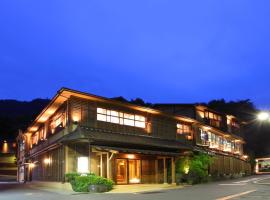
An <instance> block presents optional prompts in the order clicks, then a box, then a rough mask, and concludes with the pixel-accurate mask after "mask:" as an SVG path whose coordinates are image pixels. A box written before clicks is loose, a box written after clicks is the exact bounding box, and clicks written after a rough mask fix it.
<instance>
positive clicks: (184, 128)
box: [176, 124, 191, 134]
mask: <svg viewBox="0 0 270 200" xmlns="http://www.w3.org/2000/svg"><path fill="white" fill-rule="evenodd" d="M176 127H177V133H178V134H188V133H191V126H190V125H188V124H177V125H176Z"/></svg>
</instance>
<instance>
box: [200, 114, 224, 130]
mask: <svg viewBox="0 0 270 200" xmlns="http://www.w3.org/2000/svg"><path fill="white" fill-rule="evenodd" d="M204 117H205V118H206V119H209V123H210V125H211V126H215V127H220V126H221V120H222V119H221V116H220V115H217V114H215V113H213V112H209V111H205V113H204Z"/></svg>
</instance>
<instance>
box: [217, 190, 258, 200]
mask: <svg viewBox="0 0 270 200" xmlns="http://www.w3.org/2000/svg"><path fill="white" fill-rule="evenodd" d="M255 191H256V190H249V191H246V192H242V193H238V194H233V195H230V196H226V197H221V198H218V199H216V200H228V199H233V198H235V197H240V196H243V195H246V194H249V193H252V192H255Z"/></svg>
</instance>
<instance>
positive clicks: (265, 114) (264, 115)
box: [258, 112, 270, 121]
mask: <svg viewBox="0 0 270 200" xmlns="http://www.w3.org/2000/svg"><path fill="white" fill-rule="evenodd" d="M269 118H270V116H269V113H268V112H261V113H259V114H258V119H259V120H260V121H265V120H267V119H269Z"/></svg>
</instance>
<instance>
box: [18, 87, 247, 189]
mask: <svg viewBox="0 0 270 200" xmlns="http://www.w3.org/2000/svg"><path fill="white" fill-rule="evenodd" d="M17 141H18V174H19V175H18V179H19V181H21V182H22V181H30V180H41V181H61V182H64V181H65V176H64V175H65V173H68V172H81V173H88V172H91V173H95V174H97V175H100V176H103V177H107V178H110V179H112V180H114V181H115V183H116V184H132V183H133V184H134V183H175V162H176V160H177V159H178V158H180V157H181V156H184V155H189V154H190V153H191V152H194V151H201V152H205V153H209V154H211V155H212V156H213V157H215V159H214V163H213V164H212V165H211V166H210V167H209V171H210V173H219V174H240V173H250V164H249V163H248V162H247V161H246V156H244V154H243V144H244V141H243V139H242V137H241V123H240V122H238V121H237V119H236V118H235V117H233V116H228V115H225V114H221V113H218V112H215V111H213V110H210V109H208V108H207V107H205V106H201V105H181V104H159V105H156V106H155V107H154V109H153V108H149V107H142V106H137V105H133V104H130V103H126V102H121V101H117V100H113V99H109V98H104V97H99V96H95V95H91V94H88V93H83V92H79V91H75V90H71V89H67V88H62V89H61V90H60V91H58V93H57V94H56V95H55V97H54V98H53V99H52V101H51V102H50V104H49V105H48V106H47V107H46V108H45V109H44V110H43V111H42V112H41V113H40V114H39V116H38V117H37V118H36V119H35V121H34V122H33V123H32V125H31V126H29V127H28V129H27V130H26V131H25V132H24V133H20V134H19V136H18V138H17Z"/></svg>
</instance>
